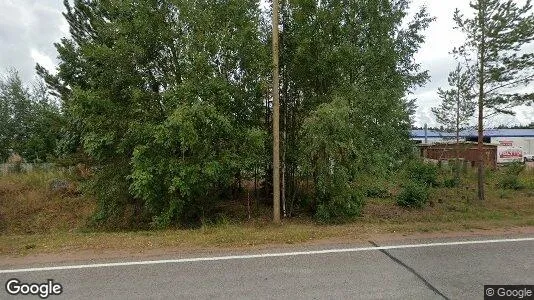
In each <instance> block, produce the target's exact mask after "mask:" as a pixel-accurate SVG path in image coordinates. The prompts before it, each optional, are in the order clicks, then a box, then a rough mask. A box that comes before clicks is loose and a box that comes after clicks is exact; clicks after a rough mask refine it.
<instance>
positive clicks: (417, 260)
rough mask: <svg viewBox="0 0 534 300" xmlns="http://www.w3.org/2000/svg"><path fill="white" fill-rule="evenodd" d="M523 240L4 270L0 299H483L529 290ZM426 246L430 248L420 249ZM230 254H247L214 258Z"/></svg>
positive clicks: (528, 255)
mask: <svg viewBox="0 0 534 300" xmlns="http://www.w3.org/2000/svg"><path fill="white" fill-rule="evenodd" d="M509 238H510V237H507V239H509ZM521 238H525V236H522V237H521ZM526 238H527V239H530V240H520V241H517V240H516V241H499V242H489V243H486V242H480V241H481V240H486V239H487V238H481V239H479V242H480V243H477V244H448V243H449V242H453V243H455V242H457V240H455V239H443V240H425V241H417V242H413V241H412V243H414V244H421V245H419V246H413V247H409V248H403V247H402V246H401V247H396V245H391V244H388V243H385V245H384V243H381V245H379V246H387V247H388V248H387V249H384V247H381V248H378V249H371V247H374V246H375V245H373V242H370V243H369V244H365V245H363V244H362V245H353V246H354V247H353V248H352V249H349V250H339V248H335V247H333V246H330V247H326V246H323V248H322V249H318V248H317V247H316V248H313V249H310V248H298V249H293V250H291V251H304V252H302V253H294V252H292V253H289V254H287V255H286V254H280V253H281V252H288V250H287V249H285V250H281V251H272V252H271V253H279V254H276V255H279V256H271V257H269V256H267V257H266V256H264V254H265V253H267V252H256V253H253V254H255V255H256V254H259V255H257V256H253V257H250V256H248V257H242V256H236V257H233V258H232V259H220V258H207V260H195V259H186V260H178V261H170V262H169V261H168V262H161V261H159V262H145V263H143V264H140V265H102V266H94V267H90V268H79V267H76V268H73V269H58V270H35V269H34V270H27V271H18V272H15V273H5V272H6V270H5V269H4V270H0V282H2V285H4V287H3V288H2V290H1V291H0V299H11V298H13V299H15V298H16V299H20V298H21V296H20V295H19V296H17V297H14V296H10V295H8V294H7V292H6V287H5V283H6V282H7V281H8V280H9V279H10V278H17V279H19V280H20V281H21V282H26V283H32V282H38V283H41V282H46V281H47V279H53V280H54V282H58V283H61V285H62V287H63V293H62V294H61V295H60V296H50V297H49V299H212V298H221V299H241V298H247V299H248V298H250V299H251V298H254V299H279V298H286V299H347V298H350V299H444V298H445V299H483V293H484V291H483V286H484V284H534V239H532V238H531V237H526ZM495 239H499V238H492V240H495ZM471 240H473V239H471ZM442 242H444V243H443V244H437V245H436V244H435V243H442ZM428 243H434V244H433V245H431V246H428V245H426V246H425V245H424V244H428ZM390 246H391V247H390ZM362 247H363V248H362ZM343 248H347V247H346V245H345V246H344V247H343ZM324 249H327V251H322V252H306V251H316V250H319V251H321V250H324ZM358 249H359V250H358ZM331 250H332V251H331ZM360 250H361V251H360ZM336 251H339V252H336ZM236 254H238V255H241V254H246V255H247V254H250V253H222V254H220V255H217V256H225V255H236ZM268 255H269V254H268ZM164 259H180V258H177V257H173V258H169V257H165V258H164ZM125 261H126V260H125ZM21 267H26V268H28V267H34V266H21ZM3 272H4V273H3ZM23 298H30V297H23ZM31 298H34V299H38V298H37V297H35V296H34V297H31Z"/></svg>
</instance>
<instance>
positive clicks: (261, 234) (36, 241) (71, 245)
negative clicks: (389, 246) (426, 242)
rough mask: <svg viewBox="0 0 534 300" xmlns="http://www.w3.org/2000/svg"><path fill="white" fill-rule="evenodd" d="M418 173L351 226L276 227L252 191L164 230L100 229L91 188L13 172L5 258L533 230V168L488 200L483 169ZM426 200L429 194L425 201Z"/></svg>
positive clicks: (3, 199) (377, 198)
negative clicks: (480, 179)
mask: <svg viewBox="0 0 534 300" xmlns="http://www.w3.org/2000/svg"><path fill="white" fill-rule="evenodd" d="M414 165H416V166H417V167H414ZM414 165H411V166H409V167H407V168H406V169H404V170H402V172H399V173H398V174H396V175H395V176H394V177H392V179H390V180H388V181H382V182H375V183H376V185H374V186H371V185H369V188H368V189H367V190H366V192H367V193H368V195H367V196H365V195H362V196H361V197H362V201H363V203H365V204H364V205H363V206H362V207H361V210H362V211H361V214H359V215H358V216H356V217H353V218H351V219H349V220H345V222H344V223H343V224H330V225H329V224H324V223H322V222H321V221H320V219H319V220H318V219H317V218H314V217H313V216H310V215H309V214H308V213H307V212H306V208H305V207H302V210H298V211H295V213H294V217H293V218H291V219H285V220H284V221H283V226H281V227H280V226H275V225H272V224H271V220H270V218H269V215H268V212H269V211H270V210H271V208H270V207H269V206H268V205H266V204H264V203H263V202H262V201H252V202H251V203H249V202H248V196H249V195H250V194H252V193H253V191H250V190H245V189H244V190H242V191H241V192H240V196H239V197H238V198H237V199H236V200H234V201H232V202H228V203H226V204H225V205H224V206H221V207H219V208H218V212H217V216H215V217H211V218H207V219H205V220H203V222H202V223H201V224H200V225H199V226H198V227H197V228H196V229H186V228H180V227H173V228H167V229H162V230H154V229H151V227H150V226H147V224H144V225H143V223H127V222H123V223H121V224H120V226H118V227H117V228H118V229H117V228H115V229H113V230H112V231H109V230H103V228H98V227H95V223H94V215H95V212H96V211H97V200H96V199H95V198H94V197H87V196H84V195H83V194H82V193H81V191H82V190H83V182H84V181H83V180H80V177H79V176H76V174H75V172H74V175H65V172H59V171H37V172H31V173H28V174H11V175H8V176H4V177H0V212H1V213H0V245H1V246H0V254H2V255H15V254H17V255H19V254H28V253H41V252H58V251H59V252H61V251H76V250H106V249H107V250H120V249H123V250H124V249H128V251H133V252H136V251H144V250H147V249H156V248H158V247H159V248H166V247H169V248H176V249H199V248H202V247H209V248H211V247H248V246H258V245H272V244H277V245H280V244H293V243H303V242H317V241H321V240H325V239H336V238H339V239H348V240H350V239H361V238H365V237H366V236H368V235H370V234H389V233H399V234H403V233H415V232H423V233H426V232H446V231H466V230H474V229H483V230H485V229H488V230H490V229H503V228H510V227H522V226H534V169H524V168H522V169H523V170H521V172H520V173H519V174H518V175H517V176H516V175H514V176H515V177H514V182H515V183H514V185H513V186H508V185H503V180H504V179H503V178H507V176H511V175H510V173H513V174H516V171H517V168H520V167H519V166H509V167H503V168H500V169H499V170H496V171H492V170H488V171H487V174H486V175H487V178H488V183H487V186H486V188H487V191H488V195H487V196H488V198H487V201H485V202H480V201H478V200H477V199H476V193H475V191H476V172H475V170H473V169H468V170H466V171H462V173H461V174H462V176H461V181H460V183H459V184H458V185H455V186H453V187H448V186H446V185H445V182H446V181H447V180H448V179H449V178H451V177H455V176H456V173H455V170H454V168H451V167H450V166H442V167H437V166H432V165H423V164H419V163H414ZM423 166H424V167H423ZM414 168H417V169H421V168H427V169H428V170H429V171H428V173H427V175H425V176H423V177H424V178H421V177H418V178H417V179H414V178H411V177H410V176H409V174H410V172H412V171H413V169H414ZM430 170H432V171H430ZM424 181H426V182H432V184H431V185H430V184H427V183H424ZM504 181H505V182H506V181H508V179H506V180H504ZM421 191H424V192H421ZM421 193H423V194H425V198H424V199H425V200H424V201H422V199H423V198H421V197H420V195H421ZM363 203H362V204H363ZM132 217H133V216H132ZM108 229H109V228H108Z"/></svg>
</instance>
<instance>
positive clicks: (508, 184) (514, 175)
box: [497, 163, 525, 190]
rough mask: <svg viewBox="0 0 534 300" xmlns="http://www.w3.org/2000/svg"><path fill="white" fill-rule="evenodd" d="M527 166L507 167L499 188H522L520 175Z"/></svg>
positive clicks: (513, 165) (516, 164) (518, 164)
mask: <svg viewBox="0 0 534 300" xmlns="http://www.w3.org/2000/svg"><path fill="white" fill-rule="evenodd" d="M524 169H525V166H524V165H523V164H521V163H512V164H510V165H508V166H506V167H505V170H504V174H503V175H501V176H500V177H499V180H498V182H497V186H498V187H500V188H502V189H508V190H519V189H521V188H522V185H521V183H520V182H519V174H520V173H521V172H523V170H524Z"/></svg>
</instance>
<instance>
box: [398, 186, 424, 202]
mask: <svg viewBox="0 0 534 300" xmlns="http://www.w3.org/2000/svg"><path fill="white" fill-rule="evenodd" d="M428 198H429V188H428V186H426V185H425V184H421V183H420V182H409V183H408V184H406V185H405V186H404V187H403V189H402V190H401V192H400V193H399V194H398V195H397V204H398V205H400V206H404V207H416V208H421V207H423V206H424V205H425V204H426V203H427V202H428Z"/></svg>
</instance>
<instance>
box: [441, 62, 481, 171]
mask: <svg viewBox="0 0 534 300" xmlns="http://www.w3.org/2000/svg"><path fill="white" fill-rule="evenodd" d="M471 72H472V71H471V70H469V69H463V68H462V65H461V64H460V63H458V65H457V66H456V69H454V70H453V71H452V72H451V73H449V78H448V82H449V86H450V87H451V88H450V89H447V90H444V89H442V88H439V89H438V96H439V97H440V98H441V100H442V102H441V104H440V106H438V107H433V108H432V113H433V114H434V116H435V117H436V120H437V121H438V123H440V124H442V125H443V126H445V128H446V130H448V131H450V132H454V133H455V135H456V161H457V163H458V161H459V155H460V153H459V147H460V130H462V129H465V128H466V126H467V125H469V120H470V119H471V118H472V117H473V116H474V114H475V108H476V100H475V99H476V93H475V91H474V85H475V82H474V76H473V74H472V73H471ZM459 177H460V169H459V168H458V166H457V168H456V180H459Z"/></svg>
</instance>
